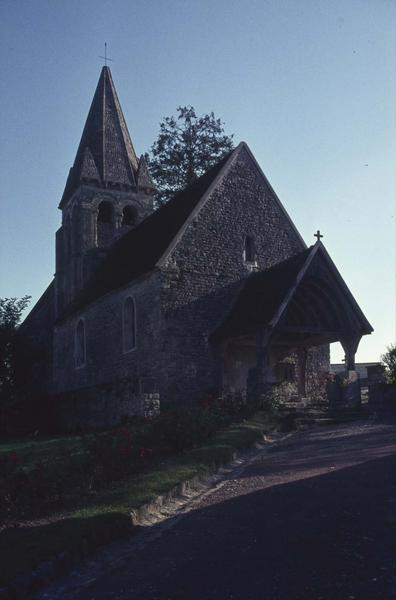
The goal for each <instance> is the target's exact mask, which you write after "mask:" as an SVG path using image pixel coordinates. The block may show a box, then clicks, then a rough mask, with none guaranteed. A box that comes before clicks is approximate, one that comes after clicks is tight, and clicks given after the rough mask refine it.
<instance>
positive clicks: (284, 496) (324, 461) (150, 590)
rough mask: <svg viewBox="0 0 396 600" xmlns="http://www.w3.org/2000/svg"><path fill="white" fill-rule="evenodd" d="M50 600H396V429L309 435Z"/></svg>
mask: <svg viewBox="0 0 396 600" xmlns="http://www.w3.org/2000/svg"><path fill="white" fill-rule="evenodd" d="M191 508H193V510H190V512H187V513H186V514H184V515H183V516H181V517H178V518H173V519H169V520H168V522H163V523H162V524H158V525H153V526H152V527H150V528H147V531H146V532H144V533H143V534H142V535H138V536H137V537H136V538H134V539H133V540H132V541H130V542H127V543H123V544H114V545H113V546H112V547H111V549H110V550H107V553H106V559H103V553H102V556H100V554H98V555H97V556H96V559H95V560H91V561H90V562H89V563H86V564H85V565H84V566H83V567H82V568H80V569H79V570H76V571H74V572H73V573H72V574H70V575H68V576H67V577H66V578H64V579H63V581H60V582H58V583H57V584H56V585H54V586H52V587H51V588H49V589H47V590H45V591H44V592H42V593H41V594H40V596H39V597H40V598H42V599H43V598H46V599H49V598H51V599H55V598H81V599H99V598H117V599H121V598H122V599H124V598H128V599H132V600H143V599H144V600H168V599H169V600H225V599H227V600H267V599H268V600H324V599H326V600H330V599H331V600H338V599H345V600H355V599H356V600H361V599H364V600H366V599H367V600H377V599H378V600H388V599H391V598H396V552H395V550H396V542H395V531H396V423H395V422H394V423H385V422H384V423H381V422H363V423H354V424H350V425H343V426H338V427H331V428H327V427H326V428H324V427H322V428H318V429H313V430H309V431H307V432H300V433H297V434H295V435H292V436H290V437H288V438H287V439H285V440H283V441H281V442H279V443H275V444H273V445H272V446H270V447H269V448H267V449H265V450H264V451H259V452H258V453H257V454H256V456H255V457H254V458H253V459H250V460H249V461H248V464H246V466H245V467H244V468H236V469H234V470H232V471H231V472H230V473H229V474H228V476H227V478H226V479H225V480H224V482H222V483H221V484H220V485H219V486H218V487H217V488H216V489H215V490H214V491H212V492H211V493H209V494H205V495H204V496H203V497H202V498H200V499H199V500H196V501H195V502H194V505H193V506H192V507H191Z"/></svg>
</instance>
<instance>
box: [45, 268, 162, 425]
mask: <svg viewBox="0 0 396 600" xmlns="http://www.w3.org/2000/svg"><path fill="white" fill-rule="evenodd" d="M129 296H132V297H133V298H134V301H135V308H136V347H135V348H134V349H133V350H130V351H128V352H125V351H124V347H123V322H122V321H123V317H122V315H123V305H124V301H125V300H126V298H127V297H129ZM80 318H82V319H83V321H84V326H85V339H86V363H85V365H84V366H82V367H76V364H75V331H76V326H77V323H78V321H79V319H80ZM159 333H160V284H159V274H158V273H157V272H155V273H153V274H151V276H148V277H146V278H144V279H142V280H139V281H136V282H133V283H131V284H130V285H129V286H126V287H124V288H122V289H120V290H117V291H116V292H113V293H111V294H107V295H106V296H104V297H102V298H100V299H99V300H97V301H96V302H94V303H92V304H91V305H89V306H88V307H86V309H85V310H84V311H82V312H81V313H78V314H76V315H75V316H74V317H73V318H71V319H69V320H68V321H66V322H65V323H62V324H59V325H57V326H56V327H55V333H54V370H53V389H52V391H53V393H54V394H59V393H64V392H72V391H76V390H79V389H81V390H82V391H81V394H80V395H78V394H77V395H76V394H74V396H73V397H75V398H77V397H80V396H81V398H83V397H85V398H90V399H91V401H92V402H95V398H94V397H95V394H96V399H97V403H98V408H97V409H95V408H89V407H88V408H87V407H85V408H84V407H82V408H81V414H83V415H85V416H87V415H88V417H87V418H88V420H89V421H90V423H91V421H92V420H93V421H95V417H94V416H92V414H93V413H95V411H96V414H97V422H98V424H97V426H100V425H99V421H101V420H102V417H100V416H99V413H101V412H103V411H104V412H106V410H107V409H106V410H105V409H103V411H102V409H101V408H100V406H101V404H103V403H106V404H107V405H108V406H109V404H108V403H109V402H110V404H111V403H112V402H113V400H114V399H115V398H116V397H118V400H117V402H118V404H119V405H120V409H119V411H118V413H119V414H118V416H121V415H122V414H137V413H139V412H140V408H139V406H140V405H139V402H140V400H139V397H140V395H141V394H150V393H153V392H157V389H158V383H157V379H156V378H157V365H158V364H159V347H160V344H159ZM120 386H121V387H120ZM90 388H93V389H92V390H91V392H88V391H87V390H89V389H90ZM121 388H122V390H121ZM83 389H84V390H85V392H83ZM95 390H96V391H95ZM120 390H121V391H120ZM74 401H75V400H73V402H74ZM117 402H116V404H117ZM128 402H129V404H128ZM113 404H114V402H113ZM86 406H88V405H86ZM128 406H129V408H128V410H127V407H128ZM112 410H113V409H112ZM112 410H110V409H109V410H108V414H109V415H112ZM113 412H114V411H113ZM84 418H85V417H84ZM115 419H116V417H115V416H114V415H113V416H112V417H111V419H110V420H111V421H113V422H114V420H115ZM74 425H75V423H73V426H74ZM91 425H92V423H91Z"/></svg>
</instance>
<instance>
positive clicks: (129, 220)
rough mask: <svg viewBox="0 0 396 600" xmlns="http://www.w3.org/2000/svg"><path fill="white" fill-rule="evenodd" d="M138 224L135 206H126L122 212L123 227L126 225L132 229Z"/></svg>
mask: <svg viewBox="0 0 396 600" xmlns="http://www.w3.org/2000/svg"><path fill="white" fill-rule="evenodd" d="M135 223H136V210H135V209H134V208H133V206H130V205H129V206H124V210H123V211H122V222H121V225H126V226H128V227H132V225H135Z"/></svg>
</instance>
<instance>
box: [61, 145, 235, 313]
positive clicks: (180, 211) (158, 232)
mask: <svg viewBox="0 0 396 600" xmlns="http://www.w3.org/2000/svg"><path fill="white" fill-rule="evenodd" d="M237 150H238V148H236V149H235V150H233V151H232V152H229V153H228V154H227V155H226V156H224V157H223V159H222V160H220V161H219V162H218V163H217V164H216V165H215V166H214V167H212V168H211V169H209V170H208V171H207V172H206V173H205V174H204V175H202V176H201V177H199V178H198V179H196V180H195V181H193V182H192V183H191V184H190V185H189V186H187V187H186V188H185V189H184V190H182V191H180V192H179V193H177V194H176V195H175V196H174V197H173V198H172V199H171V200H170V201H169V202H168V203H167V204H165V205H163V206H161V207H160V208H158V209H157V210H156V211H154V212H153V213H152V214H151V215H149V216H148V217H147V218H146V219H144V220H143V221H142V222H141V223H139V224H138V225H137V226H136V227H134V228H133V229H131V231H129V232H128V233H126V234H125V235H124V236H123V237H121V238H120V239H119V240H118V241H117V242H115V244H114V245H113V246H112V247H111V248H110V250H109V253H108V254H107V256H106V258H105V259H104V260H103V262H102V264H101V265H100V267H99V268H98V270H97V271H96V273H95V274H94V276H93V277H92V279H91V280H90V281H89V282H88V284H87V286H86V287H85V288H84V289H83V290H82V291H81V292H80V294H78V295H77V297H76V299H75V301H74V302H73V303H72V304H71V305H70V306H69V307H68V308H67V309H66V311H65V313H64V314H63V315H62V319H63V318H67V317H68V316H70V315H71V314H73V313H74V312H75V311H76V310H79V309H80V308H82V307H83V306H85V305H86V304H89V303H90V302H92V301H93V300H95V299H96V298H99V297H100V296H102V295H104V294H106V293H107V292H110V291H112V290H114V289H117V288H118V287H121V286H123V285H125V284H127V283H128V282H130V281H132V280H133V279H136V278H137V277H139V276H141V275H144V274H145V273H147V272H148V271H150V270H152V269H154V268H155V266H156V265H157V263H158V262H159V260H160V259H161V257H162V256H163V254H164V253H165V252H166V250H167V249H168V247H169V246H170V244H171V243H172V241H173V240H174V239H175V238H176V237H177V234H178V233H179V231H180V229H181V228H182V226H183V225H184V224H185V222H186V221H187V219H188V217H189V216H190V215H191V213H192V212H193V211H194V209H195V208H196V207H197V205H198V203H199V201H200V200H201V198H202V197H203V195H204V194H205V192H206V191H207V190H208V188H209V187H210V185H211V184H212V183H213V182H214V180H215V179H216V177H217V176H218V175H219V174H220V172H221V171H222V169H223V167H224V166H225V165H226V163H228V161H229V159H230V157H231V156H232V155H233V154H234V153H236V152H237Z"/></svg>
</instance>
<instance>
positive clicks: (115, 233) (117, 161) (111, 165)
mask: <svg viewBox="0 0 396 600" xmlns="http://www.w3.org/2000/svg"><path fill="white" fill-rule="evenodd" d="M154 191H155V188H154V185H153V182H152V180H151V177H150V174H149V172H148V168H147V165H146V163H145V160H144V158H143V156H141V157H140V159H139V160H138V159H137V156H136V154H135V150H134V148H133V145H132V141H131V137H130V135H129V132H128V128H127V125H126V122H125V119H124V115H123V113H122V110H121V106H120V102H119V100H118V96H117V93H116V90H115V87H114V83H113V79H112V76H111V72H110V69H109V67H108V66H105V67H103V68H102V71H101V74H100V77H99V82H98V85H97V87H96V91H95V95H94V97H93V100H92V104H91V108H90V110H89V113H88V117H87V120H86V123H85V127H84V130H83V134H82V137H81V141H80V144H79V146H78V150H77V154H76V158H75V160H74V164H73V166H72V168H71V169H70V172H69V176H68V178H67V182H66V187H65V190H64V192H63V196H62V199H61V202H60V204H59V208H60V209H61V211H62V225H61V227H60V228H59V229H58V231H57V232H56V273H55V286H56V314H57V316H60V314H61V312H62V310H63V309H64V308H65V307H66V306H67V305H68V304H69V303H70V302H72V300H73V299H74V298H75V296H76V294H77V293H78V292H79V290H81V288H82V287H83V286H84V285H85V283H86V282H87V281H88V279H89V278H90V276H91V275H92V273H93V272H94V270H95V269H96V267H97V265H98V263H99V262H101V260H102V259H103V257H104V256H105V254H106V252H107V250H108V249H109V248H110V246H111V245H112V244H113V243H114V242H115V240H117V239H118V238H119V237H120V236H122V235H124V234H125V233H126V232H127V231H129V230H130V229H131V228H132V227H134V226H135V225H137V224H138V223H139V222H140V221H142V220H143V219H144V218H145V217H146V216H148V215H149V214H150V213H151V212H152V211H153V193H154Z"/></svg>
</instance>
